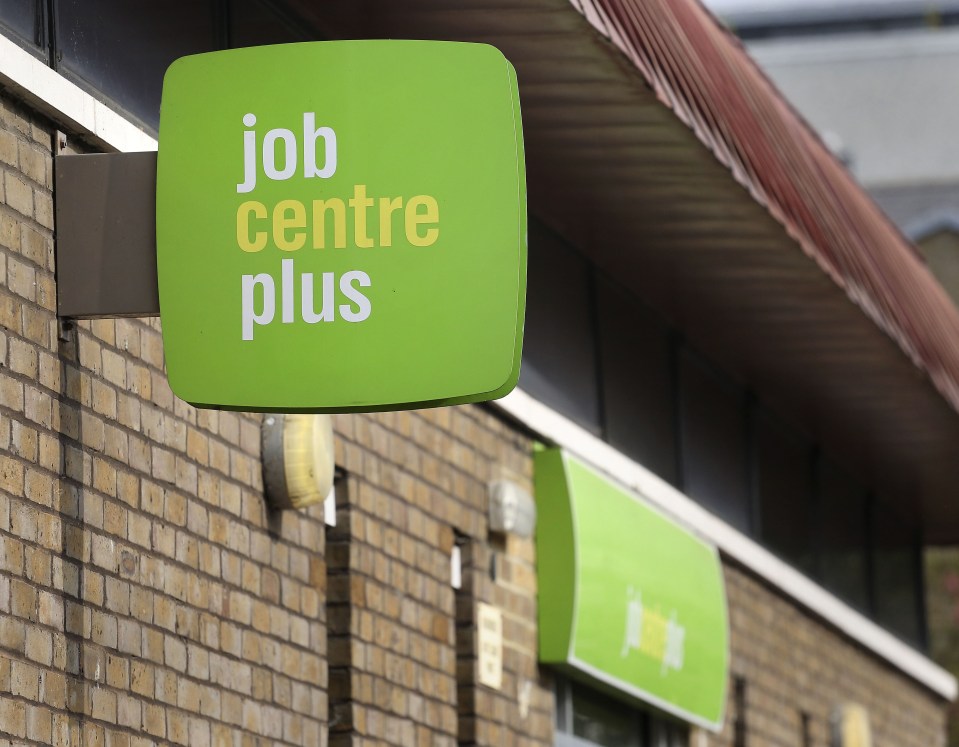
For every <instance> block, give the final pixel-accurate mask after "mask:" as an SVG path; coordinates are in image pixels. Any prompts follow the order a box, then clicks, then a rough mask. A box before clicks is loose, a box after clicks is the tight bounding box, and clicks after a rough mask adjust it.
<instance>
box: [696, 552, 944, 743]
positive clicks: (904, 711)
mask: <svg viewBox="0 0 959 747" xmlns="http://www.w3.org/2000/svg"><path fill="white" fill-rule="evenodd" d="M723 572H724V575H725V581H726V593H727V595H728V598H729V627H730V649H731V660H730V675H731V679H733V678H737V677H741V678H744V679H745V681H746V686H745V693H744V695H745V698H744V700H745V703H744V705H745V709H744V716H745V724H746V735H747V740H746V744H747V745H748V746H749V747H763V746H764V745H770V746H772V745H775V746H776V747H805V745H804V744H803V742H802V715H803V714H808V718H809V735H810V738H811V741H810V742H809V745H810V747H832V745H833V742H832V741H831V719H832V717H833V714H834V713H835V711H836V708H837V707H839V706H842V705H843V704H850V703H854V704H858V705H861V706H864V707H865V708H866V710H867V711H868V713H869V721H870V726H871V729H872V737H873V742H872V743H873V744H874V745H875V746H876V747H886V746H888V747H893V746H895V747H906V746H907V745H915V747H938V745H943V744H945V733H946V708H945V703H944V702H943V701H942V700H940V699H938V698H936V697H934V696H933V695H932V694H931V693H930V692H929V691H928V690H925V689H924V688H922V687H920V686H919V685H918V684H916V682H915V681H914V680H912V679H910V678H909V677H906V676H905V675H903V674H901V673H899V672H898V671H897V670H894V669H892V668H891V667H889V666H887V665H885V664H883V663H882V661H881V660H879V659H877V658H876V657H875V656H873V655H871V654H869V653H868V652H866V651H865V650H863V649H862V648H861V647H859V646H858V645H856V644H855V643H853V642H851V641H850V640H849V639H847V638H844V637H842V636H840V635H838V634H837V633H836V632H835V631H834V630H833V629H831V628H830V627H828V626H827V625H825V624H823V623H822V622H820V621H819V620H817V619H816V618H814V617H812V616H810V615H809V614H808V613H806V612H805V611H803V610H802V609H801V608H799V607H797V606H796V605H795V604H793V603H792V602H791V601H789V600H788V599H786V598H784V597H783V596H782V595H780V594H779V593H777V592H776V591H774V590H773V589H771V588H770V587H769V586H767V585H766V584H764V583H762V582H761V581H759V580H758V579H757V578H756V577H755V576H754V575H753V574H751V573H749V572H748V571H747V570H745V569H744V568H742V567H740V566H738V565H736V564H735V563H733V562H731V561H729V560H728V559H724V566H723ZM733 690H734V688H733V687H732V685H730V690H729V693H728V698H727V705H726V723H725V726H724V728H723V730H722V732H721V734H719V735H718V736H716V735H712V734H710V735H707V734H706V733H705V732H699V733H697V734H694V736H693V739H692V745H693V746H694V747H719V746H720V745H721V746H722V747H734V745H735V744H736V743H735V742H734V721H735V716H736V711H737V708H736V703H735V697H734V692H733Z"/></svg>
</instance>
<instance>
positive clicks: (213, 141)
mask: <svg viewBox="0 0 959 747" xmlns="http://www.w3.org/2000/svg"><path fill="white" fill-rule="evenodd" d="M159 140H160V146H159V154H158V162H157V211H156V212H157V270H158V276H159V286H160V312H161V319H162V324H163V338H164V348H165V353H166V362H167V370H168V375H169V378H170V384H171V386H172V388H173V390H174V392H175V393H176V394H177V395H178V396H179V397H181V398H182V399H184V400H186V401H188V402H191V403H193V404H197V405H205V406H216V407H226V408H239V409H251V410H283V411H296V410H307V411H327V412H333V411H349V410H377V409H394V408H402V407H414V406H431V405H445V404H454V403H460V402H473V401H479V400H484V399H492V398H496V397H499V396H502V395H504V394H506V393H507V392H508V391H509V390H510V389H512V388H513V387H514V386H515V384H516V380H517V378H518V375H519V365H520V357H521V355H520V353H521V347H522V332H523V317H524V311H525V297H526V184H525V172H524V160H523V141H522V129H521V125H520V112H519V98H518V93H517V85H516V75H515V72H514V70H513V67H512V66H511V65H510V64H509V62H507V61H506V59H505V58H504V57H503V55H502V54H501V53H500V52H499V51H498V50H496V49H495V48H493V47H490V46H487V45H481V44H462V43H451V42H421V41H342V42H318V43H309V44H288V45H278V46H271V47H254V48H248V49H237V50H230V51H224V52H214V53H211V54H202V55H196V56H192V57H185V58H182V59H180V60H177V61H176V62H175V63H174V64H173V65H172V66H171V67H170V69H169V70H168V71H167V74H166V77H165V78H164V82H163V99H162V104H161V114H160V138H159Z"/></svg>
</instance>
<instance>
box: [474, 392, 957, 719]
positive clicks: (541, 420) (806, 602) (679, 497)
mask: <svg viewBox="0 0 959 747" xmlns="http://www.w3.org/2000/svg"><path fill="white" fill-rule="evenodd" d="M493 404H494V405H495V406H496V407H497V408H499V409H500V410H502V411H503V412H505V413H506V414H508V415H509V416H510V417H512V418H514V419H516V420H518V421H519V422H520V423H522V424H523V425H524V426H526V427H527V428H529V429H530V430H531V431H533V432H534V433H537V434H540V435H541V436H542V437H543V438H544V439H545V440H547V441H549V442H551V443H554V444H556V445H557V446H560V447H562V448H563V449H566V450H567V451H569V452H570V453H571V454H574V455H575V456H577V457H578V458H579V459H581V460H583V461H585V462H587V463H589V464H590V465H592V466H593V467H595V468H596V469H597V470H599V471H600V472H602V473H603V474H605V475H607V476H608V477H610V478H612V479H613V480H615V481H616V482H618V483H619V484H620V485H622V486H623V487H624V488H626V489H627V490H630V491H632V492H634V493H636V494H638V495H639V496H640V497H641V498H643V499H644V500H646V501H648V502H649V503H650V504H651V505H653V506H655V507H656V508H658V509H660V510H661V511H663V512H664V513H665V514H667V515H668V516H670V517H671V518H673V519H675V520H676V521H677V522H678V523H679V524H681V525H683V526H684V527H686V528H688V529H689V530H690V531H692V532H694V533H696V534H697V535H699V536H700V537H702V538H703V539H704V540H706V541H707V542H709V543H711V544H714V545H715V546H716V547H717V549H718V550H719V551H720V552H721V553H722V554H724V555H726V556H728V557H729V558H732V559H733V560H735V561H736V562H738V563H741V564H742V565H743V566H745V567H746V568H748V569H749V570H750V571H751V572H752V573H754V574H755V575H756V576H758V577H760V578H762V579H763V580H765V581H766V582H768V583H769V584H771V585H772V586H774V587H775V588H777V589H778V590H779V591H781V592H782V593H783V594H784V595H786V596H788V597H791V598H792V599H793V600H795V601H796V602H798V603H799V604H800V605H802V606H803V607H806V608H807V609H808V610H810V611H811V612H813V613H814V614H816V615H818V616H819V617H821V618H823V619H824V620H826V621H827V622H828V623H830V624H831V625H833V626H835V627H836V628H837V629H838V630H840V631H841V632H842V633H843V634H845V635H846V636H848V637H849V638H851V639H852V640H854V641H856V642H857V643H859V644H860V645H862V646H863V647H865V648H866V649H868V650H869V651H872V652H873V653H874V654H876V655H877V656H879V657H881V658H883V659H885V660H886V661H887V662H889V663H890V664H892V665H893V666H894V667H896V668H897V669H899V670H900V671H902V672H903V673H905V674H907V675H909V676H910V677H912V678H913V679H914V680H916V681H917V682H918V683H920V684H921V685H923V686H925V687H927V688H928V689H929V690H931V691H932V692H934V693H936V694H937V695H939V696H941V697H942V698H945V699H946V700H949V701H953V700H955V699H956V692H957V686H956V678H955V677H953V676H952V675H951V674H949V672H947V671H946V670H944V669H943V668H942V667H940V666H938V665H937V664H935V663H934V662H933V661H932V660H930V659H929V658H928V657H926V656H923V655H922V654H920V653H919V652H918V651H916V650H915V649H914V648H912V647H911V646H909V645H907V644H905V643H903V642H902V641H901V640H899V639H898V638H896V637H895V636H894V635H892V634H891V633H888V632H887V631H885V630H883V629H882V628H881V627H879V626H878V625H877V624H876V623H874V622H873V621H872V620H870V619H868V618H867V617H865V616H864V615H862V614H861V613H859V612H857V611H856V610H854V609H853V608H852V607H850V606H849V605H848V604H846V603H845V602H843V601H841V600H840V599H839V598H837V597H836V596H834V595H833V594H831V593H830V592H828V591H826V590H825V589H824V588H823V587H821V586H819V584H817V583H815V582H813V581H811V580H810V579H809V578H807V577H806V576H804V575H803V574H801V573H800V572H799V571H797V570H796V569H795V568H793V567H791V566H790V565H789V564H788V563H785V562H783V561H782V560H780V559H779V558H777V557H776V556H775V555H773V554H772V553H771V552H769V551H768V550H766V549H765V548H763V547H761V546H760V545H759V544H758V543H756V542H755V541H754V540H752V539H750V538H749V537H747V536H746V535H744V534H743V533H742V532H740V531H739V530H737V529H734V528H733V527H732V526H730V525H729V524H727V523H726V522H725V521H723V520H722V519H719V518H718V517H716V516H714V515H713V514H711V513H710V512H709V511H707V510H706V509H704V508H703V507H702V506H700V505H699V504H698V503H696V502H695V501H693V500H692V499H691V498H689V497H688V496H686V495H684V494H683V493H681V492H680V491H678V490H676V489H675V488H674V487H673V486H672V485H670V484H669V483H667V482H665V481H664V480H662V479H661V478H659V477H657V476H656V475H654V474H653V473H652V472H650V471H649V470H648V469H646V468H645V467H643V466H642V465H641V464H638V463H637V462H634V461H633V460H632V459H630V458H629V457H627V456H625V455H624V454H622V453H621V452H619V451H617V450H616V449H614V448H613V447H612V446H610V445H609V444H607V443H605V442H604V441H601V440H600V439H599V438H597V437H596V436H594V435H593V434H591V433H589V432H588V431H586V430H585V429H583V428H581V427H580V426H578V425H576V423H574V422H573V421H571V420H569V419H568V418H566V417H564V416H562V415H560V414H559V413H558V412H556V411H555V410H553V409H552V408H550V407H548V406H547V405H544V404H543V403H542V402H539V401H538V400H536V399H534V398H533V397H531V396H530V395H529V394H527V393H526V392H524V391H522V390H520V389H515V390H513V392H512V393H510V394H508V395H507V396H506V397H504V398H503V399H501V400H498V401H496V402H494V403H493Z"/></svg>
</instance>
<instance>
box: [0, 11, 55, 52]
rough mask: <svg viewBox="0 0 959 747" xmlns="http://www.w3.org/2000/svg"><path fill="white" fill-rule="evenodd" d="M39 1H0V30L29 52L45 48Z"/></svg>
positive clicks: (42, 18) (42, 19) (42, 17)
mask: <svg viewBox="0 0 959 747" xmlns="http://www.w3.org/2000/svg"><path fill="white" fill-rule="evenodd" d="M43 8H44V6H43V4H42V2H41V0H0V29H2V30H3V31H5V32H7V34H6V35H7V36H9V37H10V38H11V39H13V40H14V41H16V42H18V43H19V44H20V45H21V46H23V47H26V48H27V49H30V50H38V49H39V48H40V47H43V46H45V44H44V43H43V40H44V37H45V36H46V34H45V31H44V27H43V26H44V16H43Z"/></svg>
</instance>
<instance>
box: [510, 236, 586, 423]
mask: <svg viewBox="0 0 959 747" xmlns="http://www.w3.org/2000/svg"><path fill="white" fill-rule="evenodd" d="M590 275H591V268H590V265H589V263H587V262H586V260H585V259H583V257H582V256H580V255H579V254H577V253H576V252H574V251H573V250H572V249H571V248H570V247H569V246H567V245H566V244H565V243H563V242H562V241H561V240H560V239H559V238H557V237H556V236H555V235H553V234H551V233H549V232H548V231H546V230H545V229H543V228H541V227H538V225H537V224H536V223H534V222H532V221H531V222H530V229H529V281H528V287H527V289H526V331H525V333H524V341H523V366H522V372H521V374H520V383H519V385H520V387H521V388H523V389H524V390H526V391H527V392H529V393H530V394H531V395H533V396H534V397H536V398H537V399H538V400H540V401H542V402H544V403H546V404H547V405H549V406H550V407H553V408H555V409H556V410H558V411H559V412H561V413H563V414H564V415H566V416H567V417H569V418H570V419H572V420H575V421H576V422H577V423H579V424H580V425H581V426H583V427H584V428H586V429H587V430H590V431H592V432H593V433H596V434H597V435H598V434H599V433H600V430H601V428H600V419H599V392H598V387H597V376H596V349H595V346H594V338H595V335H594V333H593V311H592V302H591V300H592V293H591V291H590Z"/></svg>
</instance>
